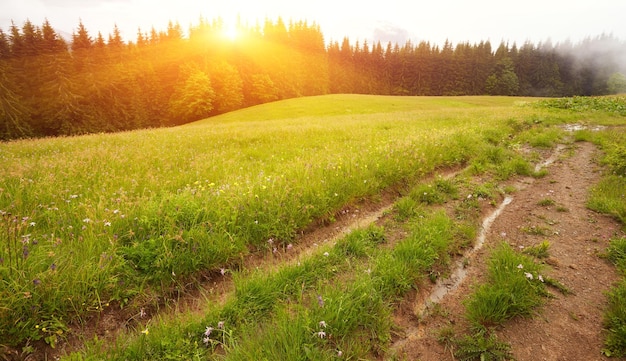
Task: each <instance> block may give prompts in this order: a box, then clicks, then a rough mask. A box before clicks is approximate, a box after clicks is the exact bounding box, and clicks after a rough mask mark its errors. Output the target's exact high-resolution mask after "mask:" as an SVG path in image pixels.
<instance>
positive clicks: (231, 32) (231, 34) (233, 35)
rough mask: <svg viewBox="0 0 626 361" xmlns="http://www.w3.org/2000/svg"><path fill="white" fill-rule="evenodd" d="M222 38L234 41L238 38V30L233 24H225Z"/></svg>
mask: <svg viewBox="0 0 626 361" xmlns="http://www.w3.org/2000/svg"><path fill="white" fill-rule="evenodd" d="M222 36H224V37H225V38H226V39H228V40H230V41H235V40H236V39H237V37H238V36H239V30H238V29H237V26H236V25H235V24H226V25H224V28H223V29H222Z"/></svg>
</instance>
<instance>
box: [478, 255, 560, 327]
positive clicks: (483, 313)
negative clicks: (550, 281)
mask: <svg viewBox="0 0 626 361" xmlns="http://www.w3.org/2000/svg"><path fill="white" fill-rule="evenodd" d="M542 273H543V268H542V267H541V265H539V264H537V263H535V262H534V261H533V260H532V258H530V257H529V256H526V255H523V254H520V253H517V252H515V251H514V250H513V249H511V247H510V246H509V245H508V244H507V243H501V244H500V245H499V246H498V247H497V248H495V249H494V250H493V252H492V254H491V256H490V258H489V263H488V269H487V277H488V282H487V283H485V284H482V285H480V286H479V287H478V288H477V289H476V291H475V292H474V293H473V294H472V295H471V296H470V297H469V298H468V299H467V300H466V315H467V318H468V320H469V321H470V322H471V323H472V325H473V327H474V328H476V329H489V328H492V327H495V326H499V325H502V324H503V323H504V322H506V321H508V320H509V319H511V318H513V317H518V316H524V317H525V316H530V315H531V314H532V311H533V310H534V308H535V307H537V306H539V305H541V304H542V302H543V299H544V297H546V296H547V295H548V292H547V290H546V286H545V283H544V278H545V275H542Z"/></svg>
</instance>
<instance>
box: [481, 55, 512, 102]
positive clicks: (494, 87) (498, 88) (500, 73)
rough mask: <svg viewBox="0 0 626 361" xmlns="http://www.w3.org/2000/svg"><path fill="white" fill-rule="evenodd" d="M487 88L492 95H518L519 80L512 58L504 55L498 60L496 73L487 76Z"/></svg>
mask: <svg viewBox="0 0 626 361" xmlns="http://www.w3.org/2000/svg"><path fill="white" fill-rule="evenodd" d="M485 89H486V90H487V93H488V94H491V95H517V92H518V91H519V80H518V78H517V75H516V74H515V71H514V67H513V61H512V60H511V59H510V58H508V57H504V58H502V59H500V61H498V63H497V64H496V68H495V71H494V73H493V74H491V75H490V76H489V77H488V78H487V84H486V85H485Z"/></svg>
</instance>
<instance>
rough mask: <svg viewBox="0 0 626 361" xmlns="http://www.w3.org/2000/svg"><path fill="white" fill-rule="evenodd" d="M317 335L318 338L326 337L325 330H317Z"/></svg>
mask: <svg viewBox="0 0 626 361" xmlns="http://www.w3.org/2000/svg"><path fill="white" fill-rule="evenodd" d="M317 337H319V338H324V337H326V332H324V331H320V332H318V333H317Z"/></svg>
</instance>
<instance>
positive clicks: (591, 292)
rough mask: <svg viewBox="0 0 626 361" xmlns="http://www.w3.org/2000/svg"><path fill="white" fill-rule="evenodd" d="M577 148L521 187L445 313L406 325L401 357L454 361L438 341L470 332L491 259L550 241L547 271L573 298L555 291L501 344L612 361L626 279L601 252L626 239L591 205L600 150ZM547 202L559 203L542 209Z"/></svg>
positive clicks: (558, 356) (541, 355) (524, 354)
mask: <svg viewBox="0 0 626 361" xmlns="http://www.w3.org/2000/svg"><path fill="white" fill-rule="evenodd" d="M572 147H573V152H574V154H573V155H571V156H565V155H566V154H567V152H568V151H569V149H565V150H564V151H563V154H562V155H561V156H560V157H558V158H557V159H556V161H555V162H554V163H553V164H551V165H550V166H548V170H549V174H548V176H546V177H545V178H542V179H530V178H528V179H522V180H520V181H518V183H517V184H516V186H517V187H518V189H520V191H518V192H516V193H515V194H513V200H512V202H511V203H510V204H509V205H508V206H507V207H506V208H505V209H504V210H503V211H502V213H501V215H500V216H499V217H498V218H497V219H496V220H495V221H494V222H493V224H492V226H491V228H490V230H489V231H488V232H487V235H486V239H485V244H484V246H483V248H481V249H480V250H478V251H477V252H476V253H475V254H474V255H473V257H472V260H471V264H470V267H469V270H468V273H467V277H466V279H465V280H464V282H463V283H462V284H460V285H459V286H458V288H456V289H455V290H453V291H451V292H450V293H448V294H447V295H446V296H445V297H444V298H443V299H442V300H441V302H440V304H439V306H438V311H437V312H431V313H430V315H429V316H425V317H422V318H421V319H420V318H418V317H416V316H415V315H406V313H405V320H403V321H404V322H401V323H402V325H401V326H403V327H404V329H405V331H406V330H412V332H409V333H407V334H405V337H404V341H405V342H402V344H403V347H401V349H400V350H398V353H397V354H398V356H401V359H402V356H404V357H406V359H407V360H423V361H428V360H454V357H453V356H452V353H451V350H449V349H445V347H444V346H443V345H442V344H440V343H438V342H437V334H438V330H440V329H441V328H442V327H444V326H448V327H449V326H452V327H454V329H455V331H456V332H457V334H459V335H460V334H462V333H463V332H465V331H466V327H467V324H466V321H465V320H464V317H463V314H464V312H465V308H464V306H463V304H462V301H463V300H464V299H465V297H467V295H468V294H469V293H470V292H471V291H472V288H473V287H475V285H476V284H477V283H479V282H483V281H484V279H483V277H484V276H483V275H484V274H485V260H486V259H487V257H488V256H489V254H490V251H491V249H492V248H493V247H494V246H495V245H497V244H499V243H500V242H502V241H503V240H504V241H507V242H508V243H509V244H511V245H512V246H513V247H516V248H519V249H521V248H523V247H528V246H532V245H535V244H538V243H541V242H543V241H544V240H547V241H548V242H549V243H550V245H551V247H550V250H549V253H550V258H548V260H547V264H548V272H547V273H548V274H549V276H550V277H551V278H553V279H556V280H557V281H560V282H561V283H562V284H564V285H565V286H566V287H568V288H569V289H570V290H571V291H572V292H573V294H570V295H562V294H560V293H558V292H557V291H555V290H551V292H552V293H553V294H554V295H555V296H556V297H555V298H552V299H548V300H547V302H546V303H545V305H543V306H542V307H540V309H538V310H537V313H536V314H535V315H534V316H533V317H531V318H526V319H514V320H512V321H510V322H508V323H506V324H505V325H504V327H503V328H501V329H500V330H498V332H497V334H498V337H499V339H500V340H502V341H506V342H509V343H510V344H511V345H512V353H513V355H514V357H515V358H516V360H518V361H525V360H606V359H607V358H605V357H604V356H602V354H601V350H602V347H603V339H604V335H603V330H602V312H603V309H604V305H605V303H606V298H605V295H604V292H605V291H607V290H608V289H609V288H610V286H611V285H612V284H613V283H614V282H615V281H616V280H617V278H618V276H617V273H616V270H615V268H614V267H613V266H612V265H610V264H609V262H608V261H606V260H605V259H603V258H600V254H601V253H602V252H603V251H604V250H605V248H606V246H607V245H608V239H609V238H610V237H612V236H615V235H622V236H623V235H624V234H623V232H622V231H621V229H620V225H619V224H618V223H617V222H616V221H614V220H613V219H611V218H609V217H607V216H604V215H601V214H597V213H595V212H593V211H590V210H588V209H587V208H586V207H585V202H586V199H587V194H588V190H589V188H590V187H591V186H593V185H594V184H595V183H596V182H597V181H598V180H599V179H600V177H601V172H600V169H599V168H598V167H597V166H596V163H595V162H594V157H595V155H596V149H595V147H594V146H593V145H592V144H590V143H576V144H574V145H572ZM547 198H549V199H552V200H554V201H555V205H550V206H540V205H538V202H539V201H541V200H543V199H547ZM533 227H535V229H541V230H542V232H541V233H543V234H541V235H533V234H531V233H534V232H529V231H528V230H529V229H533ZM422 293H424V292H422ZM422 298H423V295H422ZM405 309H406V305H405ZM410 316H413V317H410ZM407 317H408V318H409V319H410V320H407V319H406V318H407ZM407 321H408V322H407ZM415 330H417V331H415ZM401 339H402V338H401Z"/></svg>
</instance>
